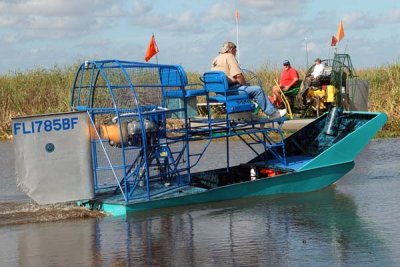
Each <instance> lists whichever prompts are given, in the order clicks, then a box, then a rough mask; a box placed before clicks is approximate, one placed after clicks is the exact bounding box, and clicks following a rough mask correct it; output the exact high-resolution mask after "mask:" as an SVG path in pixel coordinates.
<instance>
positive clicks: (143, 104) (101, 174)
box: [70, 60, 286, 202]
mask: <svg viewBox="0 0 400 267" xmlns="http://www.w3.org/2000/svg"><path fill="white" fill-rule="evenodd" d="M189 89H190V90H189ZM224 90H226V88H225V89H224ZM209 91H210V90H209V84H208V81H207V79H206V80H204V84H200V85H199V84H196V85H193V84H188V79H187V77H186V73H185V71H184V70H183V68H182V67H181V66H179V65H162V64H151V63H141V62H131V61H121V60H101V61H86V62H85V63H83V64H82V65H81V66H80V67H79V69H78V71H77V73H76V76H75V80H74V85H73V88H72V93H71V95H72V97H71V103H70V104H71V109H72V110H80V111H82V110H85V111H87V113H88V115H89V116H90V119H91V121H92V129H91V131H92V132H94V133H95V134H92V160H93V174H94V185H95V190H96V192H97V193H100V192H102V191H107V190H108V191H109V190H110V189H113V190H114V192H115V193H117V192H118V191H121V194H116V196H119V197H120V196H121V195H122V197H123V199H124V200H125V201H126V202H129V201H142V200H145V199H151V198H152V197H154V196H159V195H161V194H164V193H165V192H169V191H172V190H176V189H177V188H179V187H182V186H186V185H189V184H190V183H191V171H190V170H191V168H193V167H194V166H196V165H197V163H198V162H199V161H200V160H201V158H202V157H203V155H204V152H205V151H206V150H207V148H208V146H209V144H210V143H211V141H212V140H213V139H215V138H225V139H226V142H227V143H226V144H227V162H228V163H227V170H228V169H229V137H232V136H239V137H240V138H241V139H242V140H243V141H244V142H245V143H246V144H247V145H248V146H249V147H250V149H252V150H253V151H254V152H256V150H255V149H253V146H254V145H259V144H261V145H262V146H263V147H264V149H265V151H266V150H269V151H270V154H271V155H273V157H274V160H278V161H280V162H281V163H282V164H283V165H285V164H286V154H285V147H284V140H283V135H282V133H281V131H280V130H281V126H282V123H283V121H284V120H283V119H282V120H279V121H275V122H272V126H271V127H269V128H268V127H267V128H263V127H261V126H260V123H271V122H270V121H268V120H266V119H260V120H256V121H248V122H244V123H243V122H242V123H240V124H239V123H236V122H234V121H233V120H232V119H231V118H230V117H229V116H227V117H226V118H225V119H211V116H210V114H208V117H207V118H202V119H192V118H191V119H189V118H188V114H187V101H188V98H189V97H197V96H200V95H201V96H205V97H206V101H207V106H208V107H209V102H210V100H209ZM168 98H177V99H181V100H182V101H183V107H174V108H169V107H168V106H167V99H168ZM246 100H247V101H250V100H249V99H248V97H247V98H246ZM225 104H226V103H225ZM241 104H242V102H240V101H239V102H238V105H241ZM232 105H235V103H233V104H232ZM250 105H251V103H250ZM235 108H236V107H233V110H235ZM237 108H238V109H237V110H238V111H240V107H237ZM208 110H210V109H208ZM172 114H180V117H179V121H180V122H181V124H180V126H179V127H172V128H171V127H168V125H169V121H170V120H171V118H172ZM194 123H198V124H199V123H200V125H201V126H195V125H194ZM275 124H277V125H278V126H277V127H275V126H274V125H275ZM112 127H114V128H115V127H117V128H118V131H117V139H116V140H114V139H113V137H111V134H109V131H110V132H111V128H112ZM272 132H275V133H277V136H278V140H277V141H276V140H274V139H273V138H271V137H270V136H269V134H270V133H272ZM244 135H246V136H248V137H247V138H244V137H243V136H244ZM275 139H276V138H275ZM198 140H205V141H207V142H205V143H204V145H203V147H202V148H201V149H200V151H192V150H191V149H190V142H194V141H198ZM107 143H110V144H112V145H113V146H110V145H108V144H107ZM256 154H257V155H259V154H258V153H256ZM268 160H269V159H265V161H268Z"/></svg>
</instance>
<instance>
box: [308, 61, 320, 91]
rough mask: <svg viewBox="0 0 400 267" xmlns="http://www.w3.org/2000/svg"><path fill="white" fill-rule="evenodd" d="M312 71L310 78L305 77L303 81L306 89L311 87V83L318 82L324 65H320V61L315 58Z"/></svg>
mask: <svg viewBox="0 0 400 267" xmlns="http://www.w3.org/2000/svg"><path fill="white" fill-rule="evenodd" d="M314 63H315V65H314V69H313V71H312V73H311V74H310V76H307V77H306V79H305V81H304V87H305V88H308V87H310V86H311V84H312V82H314V81H318V79H319V77H321V75H322V74H323V73H324V65H323V64H321V59H319V58H316V59H315V61H314Z"/></svg>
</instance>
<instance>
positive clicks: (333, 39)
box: [331, 36, 337, 46]
mask: <svg viewBox="0 0 400 267" xmlns="http://www.w3.org/2000/svg"><path fill="white" fill-rule="evenodd" d="M336 44H337V39H336V37H335V36H332V40H331V46H336Z"/></svg>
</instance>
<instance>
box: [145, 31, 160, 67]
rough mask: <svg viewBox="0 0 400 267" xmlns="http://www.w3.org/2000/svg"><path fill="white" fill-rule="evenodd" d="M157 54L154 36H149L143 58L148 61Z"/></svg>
mask: <svg viewBox="0 0 400 267" xmlns="http://www.w3.org/2000/svg"><path fill="white" fill-rule="evenodd" d="M158 52H159V50H158V46H157V44H156V39H155V38H154V34H153V35H152V36H151V39H150V43H149V46H148V47H147V51H146V55H145V56H144V60H146V62H147V61H149V60H150V59H151V58H152V57H153V56H154V55H155V54H157V53H158Z"/></svg>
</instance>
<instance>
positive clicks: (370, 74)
mask: <svg viewBox="0 0 400 267" xmlns="http://www.w3.org/2000/svg"><path fill="white" fill-rule="evenodd" d="M76 70H77V66H69V67H64V68H60V67H58V66H54V67H53V68H51V69H43V68H36V69H34V70H30V71H26V72H14V73H9V74H4V75H0V139H7V138H10V136H11V118H12V117H16V116H26V115H36V114H44V113H52V112H62V111H68V110H69V103H70V94H71V88H72V83H73V82H74V78H75V72H76ZM251 71H253V72H254V73H255V74H256V75H257V76H258V77H259V78H260V80H261V84H262V86H263V88H264V89H265V90H266V92H267V94H270V93H271V91H270V90H271V87H272V86H273V85H274V84H275V83H276V81H277V80H278V79H279V75H280V71H281V70H280V69H277V68H274V67H270V66H268V65H264V66H261V67H259V68H258V69H253V70H251ZM304 72H305V71H304V70H299V74H300V77H304ZM357 75H358V76H359V78H361V79H365V80H367V81H368V83H369V110H370V111H382V112H386V113H387V114H388V117H389V121H388V123H387V124H386V125H385V126H384V128H383V130H382V131H380V132H379V134H378V136H379V137H395V136H400V107H399V105H400V65H399V64H391V65H387V66H380V67H375V68H369V69H362V70H357ZM199 77H200V74H198V73H188V78H189V82H190V83H200V80H199Z"/></svg>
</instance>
